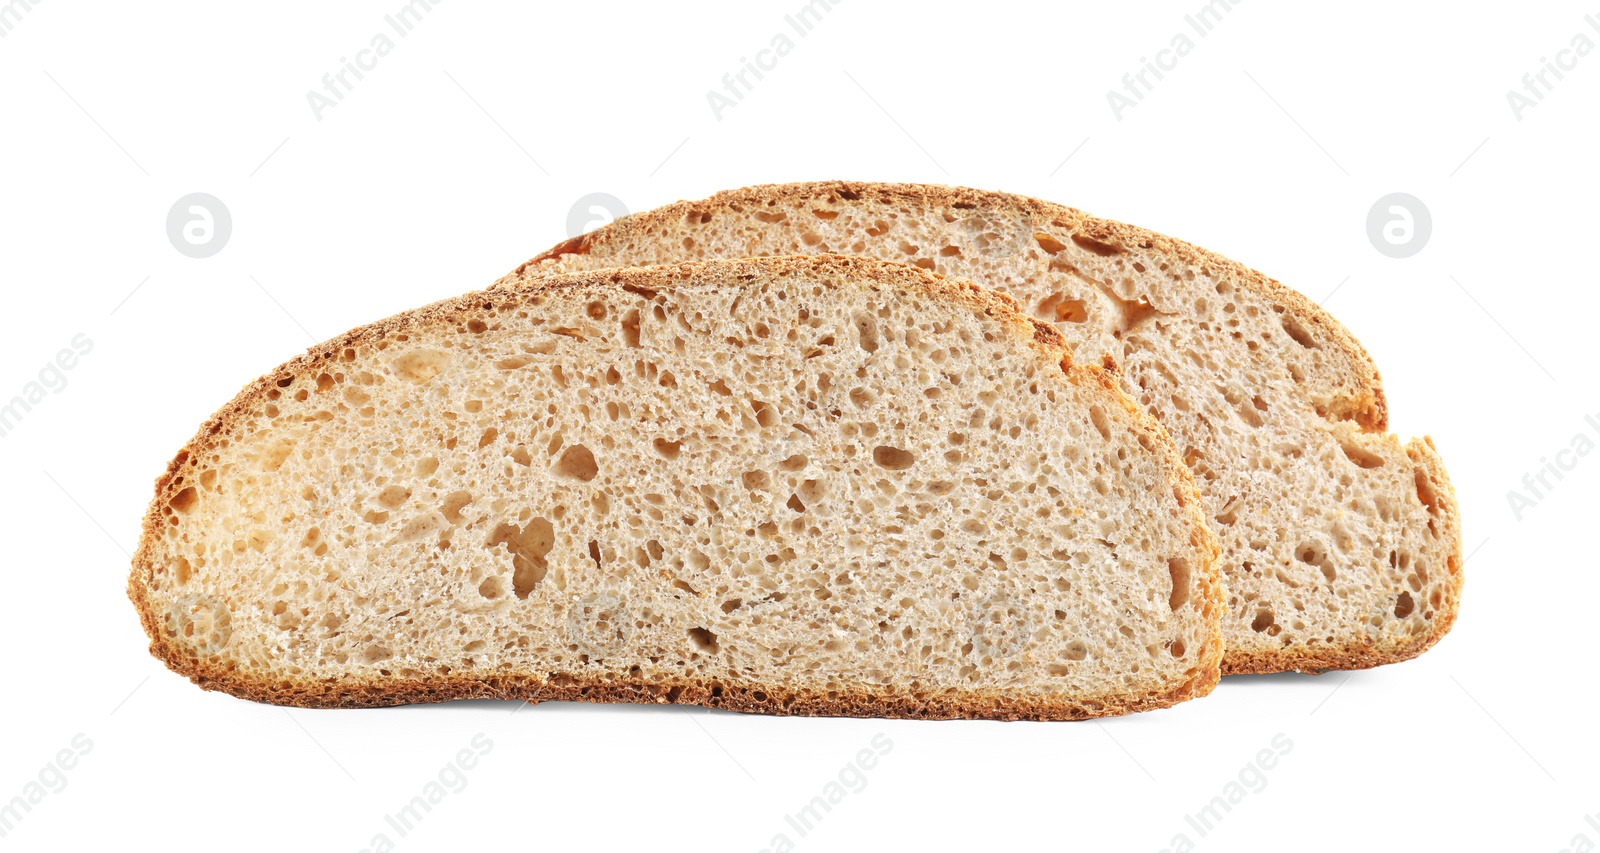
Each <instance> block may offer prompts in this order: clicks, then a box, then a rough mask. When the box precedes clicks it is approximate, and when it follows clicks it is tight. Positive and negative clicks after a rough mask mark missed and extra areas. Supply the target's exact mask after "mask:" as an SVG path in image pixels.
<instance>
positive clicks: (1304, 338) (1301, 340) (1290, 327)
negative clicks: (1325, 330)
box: [1283, 313, 1317, 349]
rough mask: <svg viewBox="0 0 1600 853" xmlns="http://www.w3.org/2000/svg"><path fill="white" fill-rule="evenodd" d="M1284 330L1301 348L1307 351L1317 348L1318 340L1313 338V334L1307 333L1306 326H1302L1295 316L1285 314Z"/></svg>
mask: <svg viewBox="0 0 1600 853" xmlns="http://www.w3.org/2000/svg"><path fill="white" fill-rule="evenodd" d="M1283 330H1284V331H1285V332H1288V333H1289V337H1291V338H1294V342H1295V343H1297V344H1299V345H1300V346H1303V347H1305V348H1306V349H1316V348H1317V341H1316V339H1315V338H1313V337H1311V333H1310V332H1308V331H1306V327H1305V326H1302V325H1300V321H1299V320H1297V319H1295V317H1294V315H1293V314H1289V313H1285V314H1284V315H1283Z"/></svg>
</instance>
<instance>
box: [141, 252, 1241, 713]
mask: <svg viewBox="0 0 1600 853" xmlns="http://www.w3.org/2000/svg"><path fill="white" fill-rule="evenodd" d="M827 272H836V273H840V274H848V275H851V276H855V277H861V278H866V279H869V280H871V281H873V282H874V283H876V284H879V285H882V286H884V287H887V288H896V289H900V290H903V291H906V292H912V291H921V292H923V293H933V294H935V295H938V296H941V297H944V298H948V299H951V300H953V301H957V302H960V303H963V304H966V305H969V306H971V307H972V308H973V309H975V310H978V311H982V312H984V313H985V314H987V315H988V316H991V317H995V318H998V319H1000V320H1001V321H1002V322H1003V324H1004V325H1005V326H1006V327H1007V328H1009V329H1010V330H1011V331H1012V333H1013V334H1014V336H1015V339H1016V340H1017V341H1018V342H1020V343H1023V344H1024V345H1026V346H1029V347H1032V348H1034V349H1035V350H1036V351H1038V352H1039V353H1040V355H1042V356H1044V357H1046V358H1048V359H1049V360H1050V361H1051V362H1053V363H1056V364H1058V365H1060V367H1061V370H1062V372H1063V374H1064V375H1065V377H1066V379H1067V380H1068V381H1070V382H1072V383H1074V384H1082V385H1088V386H1090V387H1094V388H1099V389H1103V391H1104V393H1105V396H1106V400H1107V402H1108V403H1114V404H1117V405H1120V406H1122V407H1123V409H1124V410H1125V411H1127V412H1128V413H1129V415H1130V417H1131V418H1132V419H1133V422H1134V423H1135V424H1136V426H1137V428H1138V429H1139V430H1140V431H1141V432H1142V433H1143V434H1144V435H1145V436H1146V437H1147V438H1148V439H1149V446H1151V447H1153V448H1155V449H1156V451H1157V454H1158V456H1159V457H1160V459H1161V462H1162V466H1161V467H1162V469H1163V470H1164V471H1165V473H1166V475H1167V479H1168V483H1169V485H1170V486H1171V488H1172V490H1173V492H1174V494H1175V495H1178V496H1181V503H1182V509H1181V512H1183V513H1185V514H1187V516H1188V517H1189V521H1190V527H1191V528H1192V530H1193V535H1194V537H1195V541H1196V543H1197V547H1198V548H1199V550H1200V551H1201V553H1202V554H1206V555H1209V556H1207V557H1206V559H1204V560H1203V561H1202V562H1203V563H1204V565H1203V566H1202V567H1201V568H1200V570H1199V571H1197V572H1195V573H1194V575H1193V584H1194V589H1193V592H1192V594H1191V600H1192V601H1194V602H1195V603H1196V606H1198V607H1200V608H1201V611H1202V613H1203V614H1204V618H1205V621H1206V624H1207V627H1208V630H1207V633H1206V640H1205V643H1204V645H1203V647H1201V648H1200V649H1199V650H1198V651H1197V667H1198V669H1199V675H1197V676H1195V677H1193V678H1192V679H1190V680H1189V681H1187V682H1184V683H1182V684H1179V685H1177V686H1176V687H1174V688H1173V689H1171V690H1169V691H1166V692H1164V693H1161V694H1144V695H1139V694H1133V693H1129V694H1109V695H1106V696H1100V697H1086V698H1082V699H1078V700H1075V701H1070V702H1068V701H1044V700H1040V699H1037V698H1033V697H1025V696H1013V695H1006V694H1003V693H999V692H977V691H974V692H973V693H971V694H968V695H965V696H961V697H950V696H942V695H933V694H928V695H920V694H912V693H894V694H890V693H885V692H882V691H878V692H873V690H872V689H871V688H867V687H863V688H862V689H860V690H858V691H855V692H847V691H836V692H835V695H833V696H829V695H826V694H814V693H808V692H805V691H793V690H785V689H783V688H781V687H779V686H776V685H762V684H732V683H729V682H726V681H717V682H711V681H696V680H684V681H682V682H680V683H669V684H659V683H658V684H644V683H631V682H627V681H626V680H621V679H609V680H602V679H597V680H582V679H578V678H575V677H571V676H566V675H564V674H563V675H560V676H558V677H555V678H551V677H547V676H545V675H541V674H533V673H529V674H525V675H524V674H517V675H505V676H492V677H477V676H450V677H428V678H415V679H407V678H400V677H393V676H388V677H381V678H374V679H371V680H368V681H362V682H357V681H352V680H349V679H344V680H339V681H330V680H319V679H312V678H305V679H295V680H287V681H283V682H266V681H262V680H258V679H254V678H251V677H250V676H249V675H248V674H247V673H242V672H239V671H237V670H236V669H234V668H232V667H231V666H230V665H228V664H226V663H218V662H215V661H212V660H205V659H201V658H200V657H199V656H198V655H196V654H195V653H194V651H193V650H191V649H189V648H188V647H186V646H184V645H182V644H179V643H176V642H174V641H173V639H172V638H170V637H168V635H167V629H168V626H167V625H166V623H165V617H164V616H163V615H162V614H160V613H158V612H156V608H155V607H154V606H153V605H152V602H151V588H152V582H153V579H154V575H155V570H156V565H155V561H154V556H153V552H154V551H155V550H156V548H155V546H156V545H157V543H159V541H160V540H161V533H162V531H163V529H164V528H165V526H166V525H167V523H168V521H167V519H168V515H167V513H166V512H165V511H164V510H165V508H166V507H167V506H168V504H169V502H171V501H172V500H173V499H174V497H176V496H177V495H178V494H179V493H180V492H181V491H182V490H183V489H184V488H187V486H188V483H189V482H190V481H191V478H192V477H193V476H194V474H195V461H194V460H196V459H197V458H200V457H202V456H204V455H205V454H206V453H208V452H209V451H210V450H212V449H213V448H214V447H215V446H216V444H217V442H218V441H220V440H224V439H226V438H227V437H228V436H229V435H230V434H231V433H232V432H233V430H234V429H235V427H236V423H237V420H238V419H239V417H240V415H241V414H243V413H247V412H249V411H251V410H252V409H253V408H254V407H255V406H256V405H257V404H258V403H259V402H260V401H262V400H263V399H265V397H266V395H267V393H268V392H269V391H270V390H272V389H274V388H278V387H288V386H289V385H291V384H293V382H294V381H296V380H305V379H314V377H316V376H317V375H318V374H319V373H321V372H322V371H323V370H324V369H326V368H327V367H329V366H330V365H331V364H334V363H335V360H336V359H337V358H339V356H340V354H341V353H342V352H343V351H344V350H345V349H346V348H348V347H353V346H358V345H362V344H368V343H373V342H376V341H378V340H382V339H385V338H388V337H391V336H393V335H396V334H403V333H405V332H407V331H412V330H428V329H435V328H440V327H452V328H453V327H456V326H458V325H460V324H462V323H465V322H467V321H468V320H471V319H474V318H476V317H477V316H478V313H479V312H482V311H486V310H490V309H492V308H493V306H494V305H495V303H497V302H504V301H507V300H515V301H518V302H521V301H524V300H527V299H529V298H533V297H536V296H538V295H539V294H541V293H545V292H554V291H558V290H564V289H574V288H576V289H584V288H589V289H610V288H615V287H626V286H634V287H640V288H646V289H655V290H660V289H667V288H670V287H672V286H673V285H674V284H675V283H677V282H686V281H694V282H696V283H700V284H704V283H707V282H712V283H715V284H718V285H720V286H725V287H730V288H733V287H739V286H741V282H742V281H745V280H748V279H750V278H751V277H753V276H754V275H757V274H768V275H774V276H776V275H783V274H788V273H812V274H819V273H827ZM1200 507H1201V500H1200V494H1199V491H1198V489H1197V487H1196V486H1195V483H1194V480H1193V477H1192V475H1191V474H1190V472H1189V470H1188V468H1187V467H1186V466H1185V465H1184V464H1183V462H1182V460H1181V459H1180V458H1179V456H1178V453H1177V450H1176V448H1174V447H1173V446H1172V443H1171V440H1170V439H1169V438H1168V436H1167V434H1166V431H1165V430H1164V429H1163V428H1162V427H1161V425H1160V424H1159V423H1157V422H1156V421H1155V420H1154V419H1153V418H1152V417H1151V416H1150V415H1148V414H1147V413H1145V412H1144V411H1143V410H1142V409H1141V408H1139V407H1138V406H1137V405H1135V403H1134V401H1133V400H1131V399H1130V398H1128V396H1127V395H1126V394H1125V393H1124V392H1123V391H1122V389H1121V385H1120V383H1119V382H1118V381H1117V379H1116V377H1115V375H1114V373H1113V372H1112V371H1111V370H1109V369H1108V368H1107V367H1106V366H1102V365H1077V364H1074V363H1073V362H1072V360H1071V357H1070V353H1069V352H1068V350H1067V349H1066V343H1065V341H1064V339H1063V338H1062V337H1061V335H1060V333H1059V332H1058V331H1057V330H1056V329H1055V328H1054V327H1052V326H1050V325H1048V324H1045V323H1041V322H1038V321H1036V320H1033V319H1032V318H1030V317H1028V316H1026V315H1025V314H1023V313H1022V311H1021V309H1020V308H1019V306H1018V305H1017V304H1016V302H1015V301H1014V300H1013V299H1011V298H1010V297H1009V296H1006V295H1004V294H1000V293H995V292H992V291H988V290H984V289H982V288H980V287H978V286H976V285H973V284H970V283H968V282H964V281H957V280H951V279H945V278H943V277H941V276H937V275H933V274H931V273H928V272H926V271H923V270H919V269H916V268H914V267H909V266H905V265H902V264H894V263H889V262H884V261H877V260H872V259H867V258H856V257H846V256H840V255H812V256H793V257H777V258H762V259H748V260H734V261H705V262H695V263H683V264H675V265H670V266H658V267H649V268H619V269H607V270H598V271H593V272H586V273H578V274H573V275H567V276H551V277H541V278H539V279H537V280H533V281H529V282H526V283H522V284H515V285H507V286H504V287H501V288H499V289H491V290H485V291H477V292H472V293H467V294H464V295H462V296H458V297H455V298H453V299H446V300H443V301H440V302H436V303H433V304H432V305H428V306H424V307H422V308H418V309H415V310H412V311H406V312H403V313H401V314H397V315H395V316H393V317H389V318H387V319H384V320H380V321H378V322H376V323H372V324H369V325H366V326H361V327H359V328H356V329H353V330H351V331H349V332H347V333H345V334H343V335H341V336H339V337H336V338H333V339H331V340H329V341H325V342H323V343H321V344H317V345H315V346H312V347H310V348H309V349H307V351H306V353H305V354H304V355H301V356H299V357H297V358H295V359H293V360H291V361H289V362H286V363H284V364H282V365H280V366H279V367H277V368H276V369H274V370H273V371H271V372H270V373H268V374H266V375H264V376H262V377H260V378H258V379H256V380H255V381H254V382H252V383H250V384H248V385H246V386H245V387H244V388H243V389H242V390H241V391H240V392H239V394H238V395H237V396H235V397H234V399H233V400H231V401H230V402H228V403H227V404H226V405H224V406H223V407H222V408H221V409H219V410H218V411H217V412H216V413H215V414H214V415H212V416H211V418H209V419H208V420H207V421H206V422H205V423H204V424H202V425H201V427H200V428H199V430H198V431H197V432H196V433H195V435H194V437H193V438H191V439H190V441H189V442H188V443H187V444H186V445H185V446H184V448H183V449H182V450H180V451H178V453H177V454H176V455H175V456H174V457H173V459H172V460H171V461H170V462H169V463H168V464H167V467H166V470H165V471H164V472H163V473H162V474H161V475H160V476H159V477H158V478H157V479H156V482H155V494H154V498H153V499H152V501H151V503H150V507H149V509H148V511H147V512H146V514H145V518H144V523H143V531H142V534H141V537H140V544H139V548H138V549H137V550H136V551H135V552H134V555H133V559H132V568H131V571H130V574H129V579H128V597H129V599H130V600H131V601H132V602H133V604H134V607H135V609H136V610H137V611H138V613H139V618H140V622H141V624H142V625H143V626H144V630H145V633H146V634H147V635H148V636H149V638H150V653H151V654H152V655H154V656H155V657H156V658H158V659H160V660H161V661H162V662H163V663H164V664H166V666H167V667H168V668H169V669H171V670H173V671H174V672H176V673H178V674H180V675H183V676H185V677H187V678H189V679H190V680H191V681H193V682H194V683H195V684H197V685H199V686H200V687H202V688H204V689H207V690H220V691H223V692H226V693H229V694H232V695H234V696H238V697H240V698H244V699H251V700H256V701H263V702H271V703H275V704H281V705H294V706H299V707H306V708H360V707H380V706H389V705H403V704H413V703H421V702H444V701H450V700H454V699H473V698H498V699H521V700H524V701H528V702H541V701H591V702H642V703H647V704H672V703H675V704H694V705H703V706H706V707H713V708H723V709H727V710H732V711H746V712H755V713H766V714H785V715H788V714H799V715H818V716H856V717H903V718H916V719H998V720H1021V719H1028V720H1073V719H1086V718H1090V717H1100V716H1109V715H1115V714H1124V713H1129V712H1133V711H1143V710H1149V709H1154V708H1163V707H1167V706H1170V705H1173V704H1176V703H1178V702H1182V701H1184V700H1187V699H1191V698H1196V697H1199V696H1204V695H1206V694H1208V693H1210V692H1211V690H1212V689H1213V688H1215V686H1216V684H1217V681H1218V679H1219V677H1220V674H1221V661H1222V637H1221V613H1222V605H1223V598H1222V596H1223V592H1222V584H1221V579H1220V576H1219V574H1218V567H1217V563H1216V558H1217V554H1218V546H1217V543H1216V539H1215V537H1214V536H1213V535H1212V533H1211V531H1210V529H1209V528H1208V527H1207V526H1206V524H1205V518H1204V515H1203V513H1202V512H1201V510H1200Z"/></svg>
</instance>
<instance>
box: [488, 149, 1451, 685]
mask: <svg viewBox="0 0 1600 853" xmlns="http://www.w3.org/2000/svg"><path fill="white" fill-rule="evenodd" d="M828 195H838V196H840V197H842V198H844V199H846V200H849V201H854V200H858V199H860V198H862V197H864V196H869V195H870V196H876V197H879V198H881V199H894V198H901V199H906V200H910V201H916V202H919V203H922V204H928V205H937V204H949V205H951V206H972V207H989V208H993V207H1006V208H1011V209H1016V210H1022V211H1026V212H1028V213H1031V214H1033V215H1035V216H1037V217H1040V218H1045V219H1050V220H1052V221H1057V222H1059V223H1060V224H1061V227H1066V228H1070V229H1072V230H1073V231H1074V232H1075V233H1080V234H1082V235H1084V236H1085V237H1087V238H1089V239H1090V240H1094V241H1096V242H1098V243H1104V244H1107V245H1108V246H1111V247H1121V246H1129V245H1131V246H1137V247H1139V248H1141V249H1146V250H1150V251H1155V252H1159V253H1161V254H1164V255H1166V256H1168V257H1171V258H1173V259H1175V260H1178V261H1181V262H1183V263H1185V264H1190V265H1199V266H1205V267H1210V268H1214V269H1217V270H1221V271H1224V272H1226V273H1227V274H1228V275H1230V276H1231V277H1232V278H1233V279H1234V280H1235V283H1236V284H1238V285H1240V286H1242V287H1245V288H1249V289H1253V290H1255V291H1256V292H1258V293H1260V294H1261V295H1262V296H1264V297H1265V298H1267V299H1269V300H1271V301H1273V302H1274V303H1276V304H1278V305H1281V306H1282V307H1283V308H1284V309H1285V310H1287V311H1290V312H1292V313H1293V314H1294V315H1295V316H1296V318H1297V319H1298V320H1300V321H1301V322H1302V323H1305V324H1309V325H1310V326H1313V327H1315V328H1317V329H1319V330H1322V331H1324V332H1325V333H1326V334H1327V335H1328V336H1329V337H1330V338H1331V340H1332V341H1333V343H1334V344H1335V345H1336V346H1337V348H1338V349H1339V350H1340V351H1341V352H1342V353H1343V354H1344V355H1345V356H1346V358H1347V359H1348V360H1349V362H1350V363H1351V365H1352V366H1353V367H1355V368H1356V372H1357V373H1358V374H1359V375H1360V376H1361V378H1362V380H1363V386H1364V387H1363V389H1362V390H1363V392H1364V393H1362V394H1360V395H1358V396H1357V397H1356V398H1355V399H1353V400H1350V401H1348V402H1347V405H1346V408H1345V410H1343V411H1340V412H1337V413H1334V414H1338V415H1340V416H1342V417H1347V418H1349V419H1350V420H1352V421H1354V422H1355V423H1356V425H1357V426H1358V427H1360V429H1361V431H1362V432H1364V433H1369V434H1370V433H1387V432H1388V430H1389V404H1388V398H1387V397H1386V395H1385V393H1384V390H1383V379H1382V375H1381V374H1380V373H1379V372H1378V368H1377V365H1376V364H1375V363H1374V362H1373V360H1372V356H1371V354H1370V353H1368V352H1367V350H1366V348H1365V347H1363V346H1362V345H1361V343H1360V341H1358V340H1357V339H1356V337H1355V335H1353V334H1352V333H1351V332H1350V331H1349V330H1348V329H1346V328H1345V327H1344V325H1343V324H1342V323H1340V322H1339V321H1338V320H1337V319H1335V318H1334V317H1333V315H1332V314H1329V313H1328V312H1327V311H1326V310H1324V309H1323V308H1322V307H1321V306H1319V305H1317V304H1316V303H1315V302H1312V301H1311V299H1310V298H1309V297H1307V296H1306V295H1305V294H1302V293H1300V292H1299V291H1297V290H1294V289H1293V288H1290V287H1289V286H1287V285H1285V284H1283V283H1282V282H1279V281H1278V280H1276V279H1273V278H1271V277H1269V276H1267V275H1265V274H1263V273H1261V272H1259V271H1257V270H1254V269H1251V268H1250V267H1247V266H1245V265H1243V264H1241V263H1239V262H1237V261H1234V260H1232V259H1230V258H1227V257H1225V256H1223V255H1219V254H1217V253H1215V252H1211V251H1209V250H1207V249H1204V248H1201V247H1199V246H1196V245H1194V244H1192V243H1188V242H1185V241H1183V240H1179V239H1176V238H1173V237H1168V236H1166V235H1164V234H1159V233H1157V232H1154V231H1150V230H1148V229H1145V228H1140V227H1138V226H1136V225H1129V224H1127V223H1123V222H1117V221H1114V220H1109V219H1100V218H1097V217H1094V216H1091V215H1089V214H1087V213H1084V212H1083V211H1080V210H1077V209H1075V208H1071V207H1067V206H1065V205H1060V204H1056V203H1054V202H1049V201H1044V200H1042V199H1036V198H1032V197H1029V196H1023V195H1015V194H1012V193H1004V192H994V191H989V190H977V189H972V188H968V187H952V186H944V185H940V184H902V183H876V182H870V181H810V182H802V183H793V184H758V185H754V186H749V187H744V188H741V189H736V190H725V191H722V192H719V193H717V194H715V195H713V196H710V197H709V198H706V199H702V200H700V201H677V202H673V203H671V204H667V205H663V206H661V207H658V208H654V209H652V210H647V211H641V212H640V213H636V214H632V215H630V216H626V217H623V218H621V219H618V220H616V221H614V222H612V223H610V224H608V225H605V226H603V227H601V228H597V229H595V230H594V231H591V232H589V233H587V234H583V235H581V236H578V237H574V238H572V239H569V240H565V241H563V242H561V243H558V244H556V245H555V246H553V247H551V248H550V249H548V250H546V251H544V252H542V253H540V254H539V255H536V256H534V257H533V258H532V259H530V260H528V261H527V262H526V263H524V264H522V265H521V266H519V267H517V268H516V270H514V271H513V272H512V273H511V274H510V275H508V276H506V277H505V278H503V279H501V283H507V282H511V281H513V280H515V279H517V278H518V277H520V276H523V275H524V274H525V273H527V272H528V271H529V270H530V269H532V268H534V267H537V266H539V265H541V264H544V263H546V262H549V261H553V260H555V259H557V258H559V257H561V256H562V255H567V254H589V253H591V252H593V251H594V250H595V249H596V248H604V247H605V246H606V245H607V244H609V243H610V242H612V241H614V240H617V239H620V238H622V237H624V236H626V235H628V234H630V233H632V232H635V231H643V230H646V229H648V228H649V227H650V225H651V224H652V223H656V222H660V221H663V220H667V219H670V218H673V217H680V216H685V215H687V214H688V213H690V212H691V211H700V210H707V209H713V210H714V209H717V208H722V207H727V206H729V205H739V204H751V205H754V204H764V203H766V202H767V201H769V200H772V199H802V198H817V197H821V196H828ZM1418 441H1419V440H1418V439H1413V440H1412V443H1411V444H1410V445H1408V453H1409V452H1410V449H1411V448H1413V447H1415V446H1416V444H1417V442H1418ZM1420 441H1425V442H1426V444H1427V447H1428V448H1429V449H1430V451H1429V453H1428V458H1429V459H1430V460H1431V462H1430V464H1429V472H1430V476H1431V477H1433V478H1434V479H1435V480H1437V481H1438V482H1439V483H1440V484H1442V488H1441V489H1440V490H1439V493H1440V494H1441V495H1444V496H1447V500H1446V503H1447V505H1448V509H1449V512H1448V513H1446V514H1447V515H1449V516H1450V517H1451V518H1452V519H1454V518H1455V516H1456V512H1457V506H1458V504H1457V502H1456V498H1455V491H1454V489H1453V488H1451V487H1450V485H1449V481H1448V478H1447V477H1446V475H1445V472H1444V464H1443V461H1442V460H1440V459H1439V457H1438V454H1437V452H1434V451H1432V447H1433V444H1432V441H1431V440H1429V439H1421V440H1420ZM1412 460H1413V462H1416V461H1417V456H1416V455H1415V454H1412ZM1452 526H1453V528H1454V534H1453V535H1454V544H1453V549H1452V552H1451V554H1450V555H1449V556H1447V558H1446V565H1447V567H1451V566H1453V567H1454V571H1452V575H1454V577H1455V578H1456V581H1455V586H1454V590H1455V593H1456V594H1455V595H1454V596H1453V597H1452V598H1451V600H1450V601H1448V602H1446V603H1445V605H1444V606H1443V607H1441V609H1440V612H1441V618H1440V619H1438V620H1437V621H1436V622H1435V629H1434V631H1433V632H1432V633H1430V634H1427V635H1424V636H1423V637H1422V638H1420V639H1418V640H1414V641H1412V642H1407V643H1402V644H1389V645H1378V644H1373V643H1371V642H1370V641H1369V642H1363V640H1366V638H1365V637H1362V638H1360V639H1355V640H1352V641H1351V642H1350V643H1347V644H1345V645H1344V646H1340V647H1325V648H1321V649H1314V650H1311V649H1308V650H1305V651H1299V652H1291V651H1288V650H1284V651H1281V652H1279V651H1270V652H1246V651H1244V650H1242V649H1241V650H1229V651H1227V652H1226V653H1225V654H1224V657H1223V667H1222V671H1223V674H1224V675H1235V674H1266V673H1274V672H1322V671H1327V670H1333V669H1369V668H1371V667H1375V666H1382V665H1384V664H1390V663H1399V662H1401V661H1405V660H1410V659H1411V658H1414V657H1416V656H1417V655H1420V654H1422V653H1423V652H1424V651H1426V650H1427V649H1428V648H1430V647H1432V646H1433V645H1434V644H1435V643H1437V642H1438V641H1439V640H1440V639H1441V638H1442V637H1443V636H1444V635H1445V634H1446V633H1448V632H1449V630H1450V628H1451V627H1452V626H1453V625H1454V624H1455V620H1456V616H1457V612H1458V610H1459V605H1460V594H1459V592H1460V585H1461V584H1460V567H1461V564H1462V558H1463V553H1464V552H1463V549H1462V542H1461V536H1460V529H1459V523H1457V522H1452Z"/></svg>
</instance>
